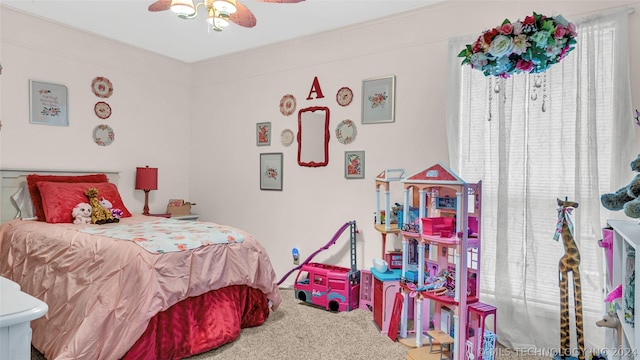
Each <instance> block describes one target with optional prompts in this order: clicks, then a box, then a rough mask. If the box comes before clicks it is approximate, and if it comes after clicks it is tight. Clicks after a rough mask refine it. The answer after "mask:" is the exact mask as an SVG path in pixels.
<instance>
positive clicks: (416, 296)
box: [400, 164, 496, 360]
mask: <svg viewBox="0 0 640 360" xmlns="http://www.w3.org/2000/svg"><path fill="white" fill-rule="evenodd" d="M401 182H402V183H403V188H404V205H403V210H404V214H403V217H402V218H403V219H407V220H408V221H403V223H402V224H401V225H400V227H401V229H402V231H401V232H400V235H401V237H402V254H403V256H402V270H401V284H400V287H401V293H402V294H403V308H402V312H401V320H400V338H401V342H402V343H403V344H405V345H407V346H409V347H415V348H414V349H411V350H409V354H408V358H409V357H410V358H411V359H414V360H418V359H426V358H430V357H431V356H432V355H430V354H431V352H430V351H429V350H430V348H431V347H430V346H427V347H426V350H425V346H424V345H425V339H430V340H432V339H433V336H430V335H429V333H428V331H431V334H435V332H434V331H438V330H440V331H442V332H443V333H445V334H448V335H449V336H450V337H451V338H452V339H453V344H451V346H450V351H448V352H447V356H448V357H450V358H451V359H453V360H463V359H471V358H473V359H475V360H479V359H482V358H483V354H487V353H490V354H493V352H491V351H489V352H483V351H482V348H483V346H484V344H485V342H486V343H492V344H494V346H495V341H493V342H490V341H484V339H485V338H486V335H487V333H488V332H489V330H488V329H485V326H484V324H485V320H486V316H488V315H493V317H494V324H495V315H496V311H495V308H494V307H492V306H490V305H487V304H482V303H479V302H478V296H479V284H480V240H481V236H480V235H481V193H482V183H481V182H478V183H467V182H465V181H464V180H462V179H461V178H460V177H459V176H458V175H456V174H455V173H454V172H453V171H451V170H450V169H448V168H447V167H446V166H444V165H442V164H436V165H434V166H431V167H429V168H427V169H424V170H422V171H420V172H418V173H416V174H413V175H411V176H408V177H406V178H404V179H402V180H401ZM412 207H417V209H419V214H418V215H419V216H418V218H417V219H415V220H412V217H411V215H410V210H411V208H412ZM410 302H414V303H413V304H411V305H412V306H411V307H412V308H414V309H416V313H415V314H414V321H413V326H414V333H415V338H414V337H409V336H408V333H409V331H408V330H409V329H407V326H408V316H407V315H408V313H407V311H405V309H408V308H410ZM423 302H429V303H430V304H429V305H427V306H426V307H425V306H424V305H423ZM470 304H475V307H473V308H471V309H470V307H469V305H470ZM423 308H426V309H429V310H428V311H427V312H426V314H425V313H423V312H422V311H420V310H421V309H423ZM425 324H428V326H427V327H426V329H427V331H425ZM493 330H494V332H495V325H494V329H493ZM425 335H426V336H425ZM493 339H494V340H495V335H493ZM430 340H427V345H429V341H430ZM442 350H443V349H440V350H439V351H440V352H441V353H440V355H443V354H442ZM490 356H491V357H492V355H489V356H488V355H485V357H484V359H485V360H492V359H489V357H490Z"/></svg>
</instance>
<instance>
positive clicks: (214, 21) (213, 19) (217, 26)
mask: <svg viewBox="0 0 640 360" xmlns="http://www.w3.org/2000/svg"><path fill="white" fill-rule="evenodd" d="M207 22H208V23H209V25H211V26H212V27H213V30H216V31H222V28H224V27H227V26H229V16H225V15H222V14H218V13H217V12H216V11H215V9H213V8H210V9H209V15H208V16H207Z"/></svg>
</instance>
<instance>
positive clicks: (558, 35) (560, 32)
mask: <svg viewBox="0 0 640 360" xmlns="http://www.w3.org/2000/svg"><path fill="white" fill-rule="evenodd" d="M566 33H567V29H565V28H564V27H563V26H562V25H561V24H558V26H556V32H555V33H554V34H553V37H554V38H556V39H562V38H563V37H564V35H565V34H566Z"/></svg>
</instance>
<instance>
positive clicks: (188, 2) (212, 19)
mask: <svg viewBox="0 0 640 360" xmlns="http://www.w3.org/2000/svg"><path fill="white" fill-rule="evenodd" d="M196 1H199V2H198V3H197V4H194V0H158V1H156V2H154V3H153V4H151V5H149V11H151V12H156V11H164V10H169V9H171V10H172V11H173V12H175V13H176V14H177V15H178V17H179V18H181V19H194V18H195V17H196V16H198V9H199V8H200V6H202V7H204V9H205V10H206V11H207V22H208V23H209V25H211V29H213V30H215V31H222V30H223V28H225V27H226V26H228V25H229V22H233V23H236V24H238V25H240V26H243V27H247V28H252V27H254V26H256V23H257V20H256V17H255V16H254V15H253V13H252V12H251V10H249V8H247V7H246V6H244V5H243V4H242V3H240V1H237V0H196ZM257 1H259V2H268V3H297V2H301V1H304V0H257Z"/></svg>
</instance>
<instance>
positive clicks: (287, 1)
mask: <svg viewBox="0 0 640 360" xmlns="http://www.w3.org/2000/svg"><path fill="white" fill-rule="evenodd" d="M257 1H259V2H268V3H281V4H293V3H299V2H301V1H304V0H257Z"/></svg>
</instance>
